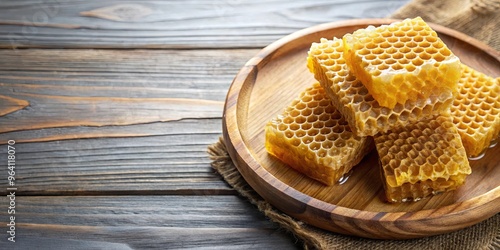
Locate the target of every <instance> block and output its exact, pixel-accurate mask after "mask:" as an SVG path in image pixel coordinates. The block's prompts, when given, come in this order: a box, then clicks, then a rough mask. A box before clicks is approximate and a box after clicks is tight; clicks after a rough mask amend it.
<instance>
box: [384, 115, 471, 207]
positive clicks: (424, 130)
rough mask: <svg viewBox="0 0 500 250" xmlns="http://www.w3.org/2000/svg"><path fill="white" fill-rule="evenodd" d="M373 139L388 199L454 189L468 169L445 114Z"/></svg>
mask: <svg viewBox="0 0 500 250" xmlns="http://www.w3.org/2000/svg"><path fill="white" fill-rule="evenodd" d="M408 131H411V132H408ZM395 138H397V139H395ZM374 139H375V146H376V148H377V152H378V154H379V157H380V164H381V171H382V176H383V183H384V188H385V193H386V197H387V200H388V201H389V202H404V201H411V200H413V201H416V200H419V199H422V198H424V197H426V196H429V195H432V194H434V193H441V192H445V191H450V190H454V189H456V188H457V187H458V186H460V185H462V184H463V183H464V181H465V178H466V177H467V175H469V174H470V173H471V168H470V166H469V161H468V159H467V155H466V153H465V149H464V147H463V145H462V142H461V140H460V135H459V134H458V131H457V129H456V127H455V126H454V125H453V122H452V118H451V117H450V116H449V115H438V116H435V117H432V118H429V119H424V120H421V121H419V122H416V123H413V124H410V125H407V126H406V127H400V128H397V129H394V130H392V131H391V132H388V133H382V134H379V135H376V136H375V137H374ZM442 148H444V149H445V150H441V149H442Z"/></svg>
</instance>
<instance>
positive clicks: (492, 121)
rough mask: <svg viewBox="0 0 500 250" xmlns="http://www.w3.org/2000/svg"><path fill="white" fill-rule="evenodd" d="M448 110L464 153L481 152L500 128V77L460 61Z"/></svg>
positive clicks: (475, 153)
mask: <svg viewBox="0 0 500 250" xmlns="http://www.w3.org/2000/svg"><path fill="white" fill-rule="evenodd" d="M450 111H451V114H452V117H453V123H454V124H455V125H456V127H457V128H458V133H459V134H460V136H461V137H462V142H463V144H464V147H465V151H466V152H467V154H468V155H469V156H478V155H480V154H481V153H482V152H483V151H484V150H485V149H486V148H488V146H489V145H490V142H491V141H492V140H494V139H495V138H497V137H498V135H499V132H500V78H497V79H494V78H492V77H489V76H487V75H485V74H483V73H481V72H478V71H476V70H474V69H472V68H470V67H468V66H466V65H462V77H461V78H460V80H459V82H458V94H457V96H456V98H455V100H454V101H453V104H452V106H451V109H450Z"/></svg>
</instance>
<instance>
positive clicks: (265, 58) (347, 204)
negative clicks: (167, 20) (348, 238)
mask: <svg viewBox="0 0 500 250" xmlns="http://www.w3.org/2000/svg"><path fill="white" fill-rule="evenodd" d="M394 21H395V20H388V19H367V20H349V21H343V22H335V23H327V24H322V25H319V26H315V27H312V28H308V29H304V30H301V31H298V32H296V33H293V34H291V35H289V36H286V37H284V38H282V39H280V40H278V41H276V42H274V43H272V44H271V45H269V46H268V47H266V48H264V49H263V50H262V51H260V52H259V53H258V54H257V55H256V56H255V57H253V58H252V59H250V60H249V61H248V62H247V64H246V65H245V66H244V67H243V68H242V69H241V70H240V72H239V73H238V74H237V75H236V77H235V79H234V81H233V83H232V85H231V87H230V89H229V92H228V95H227V99H226V104H225V108H224V118H223V130H224V139H225V142H226V145H227V147H228V151H229V154H230V155H231V158H232V159H233V161H234V162H235V163H236V166H237V168H238V170H239V171H240V173H241V174H242V175H243V177H244V178H245V180H246V181H247V182H248V183H249V184H250V185H251V186H252V187H253V188H254V189H255V190H256V191H257V192H258V193H259V194H260V195H261V196H262V197H263V198H264V199H266V200H267V201H268V202H269V203H271V204H272V205H274V206H275V207H277V208H278V209H280V210H281V211H283V212H284V213H286V214H288V215H290V216H293V217H295V218H297V219H299V220H302V221H305V222H307V223H309V224H312V225H314V226H317V227H320V228H323V229H326V230H330V231H333V232H338V233H343V234H349V235H356V236H361V237H368V238H379V239H407V238H417V237H424V236H430V235H435V234H441V233H446V232H451V231H454V230H458V229H461V228H464V227H467V226H471V225H473V224H476V223H478V222H480V221H483V220H485V219H487V218H489V217H491V216H493V215H495V214H496V213H499V212H500V146H496V147H493V148H490V149H489V150H488V151H487V152H486V154H485V156H484V157H483V158H482V159H480V160H474V161H471V162H470V163H471V167H472V169H473V172H472V174H471V175H470V176H468V177H467V179H466V184H465V185H463V186H461V187H460V188H459V189H458V190H456V191H454V192H448V193H444V194H440V195H436V196H434V197H430V198H427V199H423V200H420V201H418V202H410V203H402V204H389V203H386V202H384V201H383V189H382V183H381V180H380V174H379V166H378V158H377V157H378V156H377V154H376V152H372V153H371V154H369V155H368V156H366V157H365V158H364V160H363V161H362V162H361V163H360V164H359V165H357V166H356V167H354V169H353V172H352V175H351V176H350V177H349V179H348V180H347V181H346V182H345V183H344V184H338V185H334V186H331V187H327V186H325V185H323V184H321V183H319V182H317V181H314V180H312V179H309V178H308V177H306V176H304V175H302V174H300V173H299V172H297V171H295V170H293V169H291V168H290V167H288V166H286V165H285V164H283V163H282V162H280V161H279V160H277V159H276V158H273V157H272V156H270V155H269V154H268V153H267V152H266V150H265V147H264V141H265V134H264V126H265V124H266V123H267V122H268V121H269V120H270V119H271V118H273V117H275V116H276V115H278V114H280V113H281V112H282V111H283V110H284V108H285V107H286V106H287V105H289V104H290V103H291V101H292V100H293V99H294V98H296V97H297V96H298V95H299V93H300V92H302V91H303V90H304V89H305V88H306V87H307V86H310V85H311V84H312V83H313V82H315V80H314V77H313V75H312V74H311V73H310V72H309V71H308V69H307V67H306V57H307V51H308V50H309V47H310V45H311V43H312V42H316V41H319V39H320V38H321V37H325V38H328V39H332V38H333V37H334V36H335V37H342V36H343V35H344V34H345V33H348V32H353V31H354V30H356V29H359V28H364V27H366V26H367V25H370V24H371V25H375V26H377V25H381V24H387V23H391V22H394ZM432 27H433V28H434V29H435V30H436V31H437V32H438V34H439V36H440V37H441V38H442V39H443V41H444V42H445V43H446V44H447V45H448V47H450V49H451V50H452V51H453V52H454V53H455V54H456V55H457V56H458V57H459V58H460V59H461V61H462V62H463V63H465V64H468V65H469V66H471V67H473V68H475V69H477V70H480V71H482V72H484V73H486V74H488V75H490V76H494V77H498V76H499V75H500V53H499V52H498V51H496V50H494V49H492V48H490V47H488V46H486V45H484V44H483V43H481V42H479V41H477V40H475V39H473V38H470V37H468V36H466V35H464V34H462V33H459V32H456V31H453V30H450V29H447V28H444V27H442V26H438V25H432ZM499 94H500V93H499Z"/></svg>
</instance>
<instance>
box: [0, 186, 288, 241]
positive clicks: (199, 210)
mask: <svg viewBox="0 0 500 250" xmlns="http://www.w3.org/2000/svg"><path fill="white" fill-rule="evenodd" d="M16 201H17V204H18V205H17V206H16V225H17V226H16V231H17V236H16V243H13V244H9V243H7V239H6V237H0V246H2V247H7V246H8V247H9V248H8V249H49V248H50V249H63V248H65V246H67V247H68V246H70V247H68V248H66V249H96V248H98V247H99V246H100V247H101V248H100V249H103V248H106V249H108V247H109V248H111V249H181V248H182V249H185V248H201V249H220V248H223V247H225V248H231V249H261V248H262V246H266V247H272V248H278V249H293V248H296V247H297V246H296V245H294V242H295V241H294V239H293V237H292V236H290V235H288V234H286V233H285V232H284V231H283V230H280V229H278V228H277V226H276V225H274V224H272V223H270V222H269V221H267V220H266V219H265V217H264V216H263V215H262V214H260V213H259V212H258V211H257V210H256V209H255V208H254V207H253V205H251V204H250V203H248V202H247V201H245V200H243V199H240V198H238V197H236V196H227V195H219V196H203V195H201V196H200V195H192V196H179V195H173V196H172V195H171V196H151V195H146V196H142V195H141V196H17V198H16ZM6 202H7V198H6V197H5V196H3V197H2V198H0V203H1V204H5V203H6ZM0 215H1V217H2V218H7V211H6V210H5V211H4V210H1V211H0ZM2 222H4V220H2ZM12 247H14V248H12ZM6 249H7V248H6Z"/></svg>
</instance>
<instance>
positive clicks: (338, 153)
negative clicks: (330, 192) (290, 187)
mask: <svg viewBox="0 0 500 250" xmlns="http://www.w3.org/2000/svg"><path fill="white" fill-rule="evenodd" d="M325 101H328V106H326V107H322V106H320V105H318V104H319V103H323V104H324V103H326V102H325ZM310 103H316V105H309V104H310ZM304 104H305V105H304ZM297 106H299V107H311V106H312V107H314V108H310V109H311V112H309V116H307V117H306V116H301V115H300V114H301V113H300V112H299V115H298V117H295V118H292V119H295V121H297V120H300V121H301V123H298V122H294V123H286V122H285V121H288V120H289V119H290V118H291V115H292V114H294V115H295V114H296V113H297V112H295V111H296V110H297ZM319 108H321V110H322V112H319V113H316V112H315V110H316V109H319ZM298 118H300V119H298ZM304 128H308V129H307V130H304ZM265 132H266V145H265V146H266V150H267V151H268V152H269V153H270V154H271V155H273V156H275V157H276V158H278V159H280V160H281V161H283V162H285V163H287V164H288V165H289V166H290V167H292V168H294V169H296V170H297V171H299V172H301V173H303V174H305V175H307V176H309V177H310V178H313V179H316V180H318V181H320V182H322V183H324V184H326V185H333V184H334V183H335V182H337V181H338V180H339V179H340V178H341V177H342V176H343V175H344V174H346V173H347V172H349V171H350V170H351V168H352V167H354V166H355V165H356V164H358V163H359V162H360V161H361V159H362V158H363V157H364V156H365V155H366V154H367V153H368V152H369V151H370V150H371V149H372V148H373V139H371V138H370V137H360V136H356V135H354V133H353V132H352V131H351V129H350V128H349V126H348V125H347V123H346V121H345V119H344V117H343V116H342V115H341V114H340V112H339V111H338V110H337V109H335V108H334V107H333V106H332V105H331V103H330V102H329V98H328V96H327V95H326V93H325V91H324V90H323V88H322V87H321V86H320V84H319V83H315V84H313V85H312V86H311V87H309V88H307V89H306V90H305V91H304V92H303V93H302V94H301V95H300V96H299V98H297V100H295V101H293V102H292V104H291V105H290V106H288V107H287V108H286V109H285V111H284V113H283V114H281V115H278V116H277V117H276V118H274V119H272V120H271V121H269V122H268V123H267V125H266V127H265Z"/></svg>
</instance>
